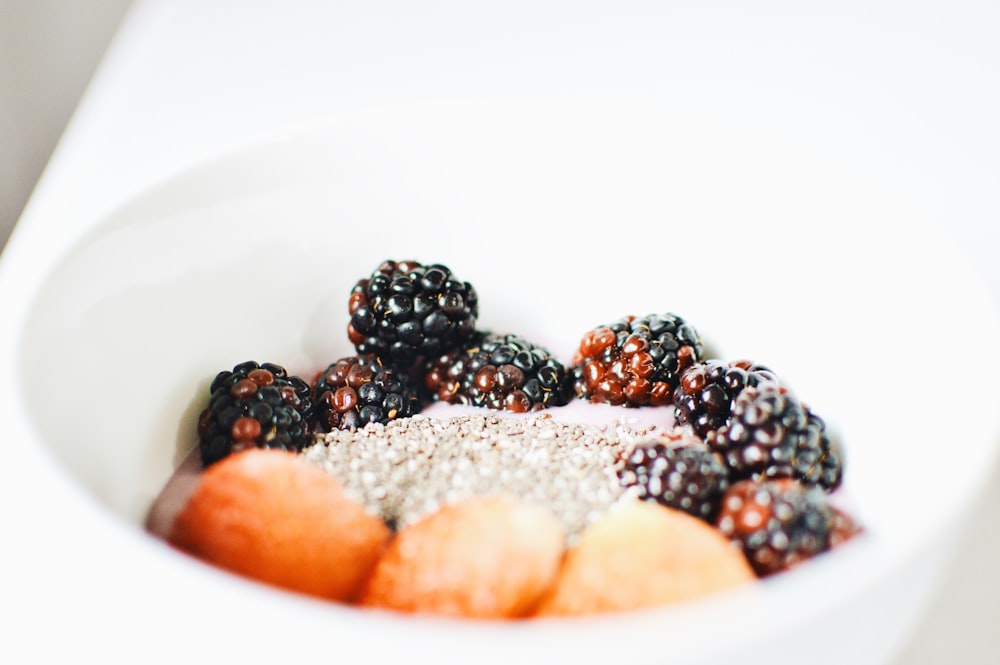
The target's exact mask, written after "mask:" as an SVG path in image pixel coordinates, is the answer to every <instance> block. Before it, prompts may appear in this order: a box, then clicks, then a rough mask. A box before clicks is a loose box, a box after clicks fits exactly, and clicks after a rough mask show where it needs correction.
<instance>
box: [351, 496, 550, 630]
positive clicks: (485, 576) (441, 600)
mask: <svg viewBox="0 0 1000 665" xmlns="http://www.w3.org/2000/svg"><path fill="white" fill-rule="evenodd" d="M564 545H565V531H564V529H563V526H562V524H561V523H560V522H559V521H558V520H557V519H556V518H555V517H554V516H552V515H551V514H550V513H549V512H548V511H546V510H544V509H542V508H539V507H536V506H533V505H530V504H528V503H525V502H522V501H518V500H515V499H508V498H494V497H484V498H474V499H467V500H464V501H461V502H458V503H454V504H449V505H445V506H444V507H442V508H441V509H439V510H438V511H436V512H434V513H432V514H430V515H429V516H427V517H425V518H423V519H421V520H419V521H417V522H415V523H413V524H411V525H409V526H407V527H405V528H404V529H402V530H401V531H399V532H398V533H397V534H396V537H395V538H394V539H393V541H392V542H391V543H390V544H389V547H388V548H387V549H386V551H385V553H384V554H383V555H382V558H381V559H379V562H378V564H377V565H376V567H375V571H374V572H373V574H372V576H371V578H370V579H369V581H368V584H367V586H366V588H365V591H364V592H363V594H362V597H361V604H362V605H365V606H369V607H381V608H387V609H392V610H398V611H403V612H417V613H424V614H438V615H448V616H461V617H474V618H484V619H501V618H517V617H522V616H524V615H526V614H527V613H528V612H529V611H530V610H531V609H532V608H533V607H534V605H535V603H536V602H537V600H538V598H539V597H540V596H541V594H542V592H543V591H545V589H546V588H547V587H548V586H549V584H550V583H551V582H552V580H553V578H554V576H555V573H556V570H557V569H558V567H559V561H560V559H561V557H562V554H563V551H564Z"/></svg>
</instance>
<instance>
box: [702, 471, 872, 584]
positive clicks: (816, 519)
mask: <svg viewBox="0 0 1000 665" xmlns="http://www.w3.org/2000/svg"><path fill="white" fill-rule="evenodd" d="M716 526H717V527H718V529H719V530H720V531H721V532H722V533H723V534H725V535H726V536H727V537H728V538H729V539H730V540H732V541H734V542H737V543H739V544H740V546H741V547H742V548H743V552H744V554H745V555H746V557H747V560H748V561H749V563H750V565H751V567H753V569H754V571H755V572H756V573H757V575H758V576H760V577H766V576H768V575H772V574H774V573H777V572H780V571H783V570H788V569H789V568H792V567H794V566H796V565H798V564H799V563H801V562H803V561H806V560H808V559H811V558H813V557H814V556H816V555H817V554H820V553H822V552H826V551H828V550H830V549H832V548H834V547H836V546H838V545H840V544H841V543H843V542H845V541H846V540H849V539H850V538H851V537H853V536H854V535H855V534H857V533H858V532H859V531H860V529H859V528H858V527H857V526H856V525H855V523H854V521H853V520H852V519H851V518H850V517H849V516H848V515H847V514H846V513H844V512H843V511H841V510H840V509H838V508H836V507H834V506H833V505H831V504H830V503H829V501H828V499H827V495H826V494H825V493H824V492H823V491H822V490H820V489H818V488H815V487H806V486H804V485H802V484H801V483H799V482H797V481H794V480H790V479H783V480H778V481H767V482H757V481H754V480H742V481H739V482H736V483H734V484H733V485H732V486H731V487H730V488H729V489H728V490H727V491H726V493H725V494H724V495H723V498H722V507H721V509H720V511H719V515H718V518H717V519H716Z"/></svg>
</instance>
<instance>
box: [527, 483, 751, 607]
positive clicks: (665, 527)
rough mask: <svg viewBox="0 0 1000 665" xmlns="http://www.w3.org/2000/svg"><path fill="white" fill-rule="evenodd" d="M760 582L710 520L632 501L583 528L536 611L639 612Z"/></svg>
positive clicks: (655, 504) (657, 505) (744, 560)
mask: <svg viewBox="0 0 1000 665" xmlns="http://www.w3.org/2000/svg"><path fill="white" fill-rule="evenodd" d="M755 579H756V577H755V576H754V574H753V571H752V570H751V569H750V566H749V565H748V564H747V561H746V558H745V557H744V555H743V553H742V552H741V551H740V550H739V549H737V548H735V547H734V545H732V544H731V543H730V542H729V540H728V539H727V538H725V537H724V536H723V535H722V534H721V533H719V531H718V530H716V529H715V528H714V527H712V526H711V525H710V524H708V523H707V522H704V521H702V520H699V519H698V518H696V517H692V516H690V515H688V514H687V513H684V512H682V511H679V510H673V509H670V508H666V507H664V506H661V505H659V504H657V503H652V502H644V501H630V502H627V503H625V504H622V505H621V506H618V507H615V508H613V509H612V510H609V511H608V512H607V513H606V514H605V515H604V516H603V517H602V518H601V519H600V520H598V521H597V522H595V523H594V524H592V525H591V526H589V527H587V528H586V529H585V530H584V531H583V533H582V534H581V536H580V540H579V542H578V543H576V544H575V545H574V546H573V547H572V548H570V549H569V550H568V551H567V552H566V557H565V559H564V561H563V565H562V567H561V569H560V571H559V574H558V576H557V578H556V582H555V584H554V585H553V586H552V588H551V589H550V591H549V593H547V594H546V596H545V597H544V598H543V599H542V601H541V602H540V604H539V606H538V608H537V611H536V614H537V615H539V616H545V615H584V614H596V613H601V612H613V611H620V610H631V609H638V608H642V607H650V606H654V605H662V604H667V603H674V602H678V601H683V600H688V599H691V598H696V597H699V596H704V595H706V594H710V593H714V592H717V591H722V590H723V589H728V588H731V587H735V586H738V585H741V584H745V583H747V582H751V581H753V580H755Z"/></svg>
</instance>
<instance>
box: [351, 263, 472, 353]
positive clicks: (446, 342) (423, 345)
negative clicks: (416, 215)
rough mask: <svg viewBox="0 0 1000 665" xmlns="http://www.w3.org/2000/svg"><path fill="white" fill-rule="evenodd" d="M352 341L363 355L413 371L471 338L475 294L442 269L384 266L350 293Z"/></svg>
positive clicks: (388, 264) (428, 266)
mask: <svg viewBox="0 0 1000 665" xmlns="http://www.w3.org/2000/svg"><path fill="white" fill-rule="evenodd" d="M348 311H349V313H350V315H351V320H350V323H348V326H347V334H348V338H349V339H350V340H351V343H352V344H354V347H355V350H356V351H357V353H358V354H359V355H360V354H369V353H374V354H376V355H378V356H380V357H381V358H383V360H385V361H387V362H388V363H389V364H393V365H399V366H409V365H411V364H412V363H413V362H414V361H415V360H416V359H417V358H419V357H432V356H436V355H439V354H441V353H445V352H447V351H449V350H450V349H453V348H455V347H456V346H458V345H460V344H462V343H463V342H465V341H466V340H467V339H469V337H471V336H472V334H473V332H475V328H476V318H477V316H478V315H479V303H478V296H477V295H476V290H475V289H474V288H473V286H472V285H471V284H469V283H468V282H463V281H459V280H457V279H455V278H454V277H453V276H452V274H451V270H449V269H448V268H447V267H445V266H443V265H440V264H433V265H422V264H421V263H418V262H417V261H400V262H396V261H385V262H384V263H382V265H380V266H379V267H378V268H377V269H376V270H375V271H374V272H373V273H372V274H371V275H370V276H369V277H366V278H363V279H360V280H358V282H357V283H356V284H355V285H354V288H353V289H352V290H351V296H350V301H349V304H348Z"/></svg>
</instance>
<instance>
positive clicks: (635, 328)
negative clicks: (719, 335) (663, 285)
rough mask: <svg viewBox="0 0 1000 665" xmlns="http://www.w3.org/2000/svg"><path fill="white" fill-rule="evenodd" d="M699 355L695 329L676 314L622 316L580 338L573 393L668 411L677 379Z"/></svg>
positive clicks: (699, 349)
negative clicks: (659, 407) (662, 408)
mask: <svg viewBox="0 0 1000 665" xmlns="http://www.w3.org/2000/svg"><path fill="white" fill-rule="evenodd" d="M702 352H703V349H702V341H701V337H700V335H699V334H698V332H697V330H695V328H694V327H693V326H691V325H690V324H688V323H687V322H686V321H685V320H684V319H683V318H681V317H680V316H677V315H676V314H669V313H668V314H662V315H660V314H651V315H649V316H644V317H635V316H626V317H624V318H622V319H620V320H619V321H616V322H615V323H611V324H609V325H603V326H599V327H597V328H594V329H593V330H591V331H589V332H587V333H586V334H585V335H584V336H583V338H582V339H581V341H580V344H579V346H578V348H577V351H576V353H575V354H574V359H573V366H572V377H573V379H572V380H573V389H574V392H575V394H576V396H577V397H578V398H580V399H586V400H589V401H591V402H597V403H603V404H612V405H622V406H630V407H634V406H647V405H648V406H668V405H670V404H672V403H673V395H674V390H675V389H676V388H677V385H678V383H679V382H680V376H681V374H682V373H683V372H684V370H686V369H687V368H688V367H690V366H691V365H693V364H694V363H696V362H698V361H700V360H701V357H702Z"/></svg>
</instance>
